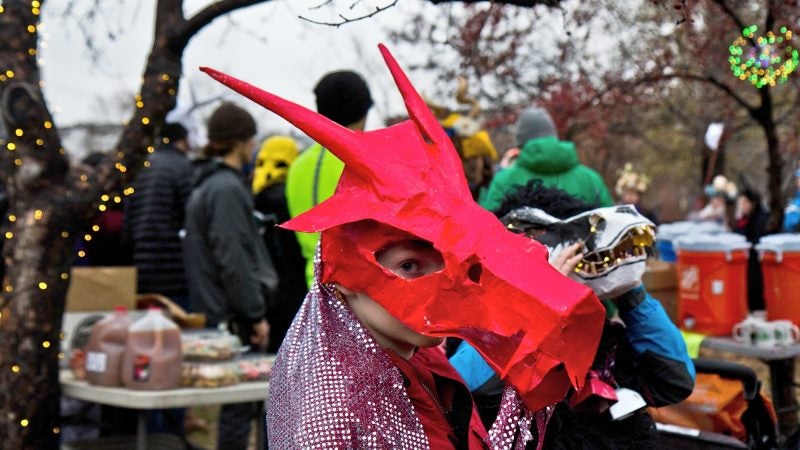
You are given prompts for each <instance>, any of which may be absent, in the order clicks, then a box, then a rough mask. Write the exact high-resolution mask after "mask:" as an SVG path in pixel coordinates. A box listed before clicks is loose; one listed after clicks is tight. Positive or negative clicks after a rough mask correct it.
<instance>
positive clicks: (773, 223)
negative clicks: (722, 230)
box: [755, 87, 785, 233]
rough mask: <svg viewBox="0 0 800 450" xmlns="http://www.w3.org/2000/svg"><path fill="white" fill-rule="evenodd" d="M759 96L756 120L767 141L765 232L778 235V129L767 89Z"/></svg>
mask: <svg viewBox="0 0 800 450" xmlns="http://www.w3.org/2000/svg"><path fill="white" fill-rule="evenodd" d="M759 93H760V94H761V107H760V108H759V109H758V112H757V113H756V115H755V116H756V117H755V118H756V120H757V121H758V123H759V124H760V125H761V127H762V128H763V129H764V136H765V137H766V139H767V156H768V158H769V162H768V165H767V177H768V178H767V179H768V185H767V186H768V191H769V209H770V212H769V220H768V221H767V232H768V233H778V232H780V231H781V228H782V227H783V208H784V203H785V202H784V194H783V189H782V185H783V181H782V179H783V157H782V156H781V152H780V140H779V138H778V129H777V126H776V125H775V118H774V117H773V116H774V113H773V107H772V94H771V93H770V90H769V88H766V87H765V88H763V89H761V90H759Z"/></svg>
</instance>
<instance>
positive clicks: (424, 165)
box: [201, 45, 605, 411]
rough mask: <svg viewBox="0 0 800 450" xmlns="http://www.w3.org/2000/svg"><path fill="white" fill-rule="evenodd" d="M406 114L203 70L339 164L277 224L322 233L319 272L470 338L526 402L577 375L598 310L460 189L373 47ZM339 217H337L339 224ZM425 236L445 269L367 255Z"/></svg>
mask: <svg viewBox="0 0 800 450" xmlns="http://www.w3.org/2000/svg"><path fill="white" fill-rule="evenodd" d="M379 49H380V52H381V54H382V55H383V57H384V60H385V61H386V64H387V66H388V68H389V71H390V72H391V74H392V76H393V78H394V81H395V83H396V84H397V87H398V89H399V91H400V93H401V94H402V96H403V99H404V101H405V105H406V109H407V111H408V114H409V117H410V119H409V120H406V121H404V122H402V123H399V124H397V125H394V126H391V127H389V128H384V129H380V130H375V131H369V132H357V131H352V130H349V129H347V128H344V127H342V126H340V125H338V124H336V123H334V122H332V121H330V120H328V119H327V118H325V117H323V116H321V115H320V114H318V113H316V112H313V111H311V110H309V109H306V108H304V107H302V106H299V105H297V104H295V103H292V102H289V101H287V100H284V99H282V98H280V97H277V96H275V95H273V94H270V93H268V92H265V91H263V90H261V89H259V88H256V87H254V86H252V85H250V84H248V83H246V82H243V81H241V80H238V79H236V78H233V77H230V76H228V75H226V74H223V73H220V72H217V71H215V70H213V69H209V68H201V70H203V71H205V72H206V73H208V74H209V75H211V76H212V77H213V78H215V79H216V80H217V81H220V82H221V83H223V84H225V85H227V86H228V87H230V88H231V89H233V90H235V91H237V92H239V93H240V94H242V95H244V96H246V97H248V98H250V99H251V100H253V101H255V102H256V103H258V104H260V105H261V106H263V107H265V108H267V109H269V110H270V111H272V112H274V113H276V114H278V115H279V116H281V117H283V118H284V119H286V120H288V121H289V122H291V123H292V124H294V125H295V126H296V127H298V128H299V129H301V130H302V131H303V132H305V133H306V134H308V136H310V137H311V138H312V139H314V140H316V141H317V142H319V143H320V144H322V145H323V146H324V147H325V148H327V149H329V150H330V151H331V152H332V153H333V154H335V155H336V156H337V157H339V158H340V159H341V160H342V161H344V163H345V168H344V172H343V173H342V177H341V179H340V180H339V184H338V186H337V188H336V192H335V193H334V195H333V196H332V197H331V198H329V199H328V200H326V201H325V202H323V203H321V204H319V205H318V206H316V207H314V208H313V209H311V210H309V211H307V212H306V213H304V214H302V215H300V216H298V217H296V218H294V219H292V220H290V221H288V222H286V223H285V224H283V227H285V228H289V229H292V230H296V231H306V232H313V231H324V233H323V234H322V241H321V257H322V268H323V273H322V281H323V282H334V281H335V282H337V283H339V284H341V285H343V286H345V287H347V288H349V289H351V290H353V291H357V292H364V293H366V294H367V295H369V296H370V297H371V298H373V299H374V300H375V301H377V302H378V303H379V304H380V305H381V306H383V307H384V308H385V309H386V310H387V311H388V312H389V313H390V314H392V315H393V316H394V317H396V318H397V319H399V320H400V321H402V322H403V323H404V324H405V325H406V326H408V327H409V328H411V329H412V330H414V331H416V332H419V333H422V334H425V335H430V336H456V337H460V338H463V339H465V340H466V341H468V342H469V343H470V344H472V345H473V346H474V347H475V348H476V349H477V350H478V351H479V352H480V353H481V354H482V355H483V356H484V358H485V359H486V361H487V362H488V363H489V365H490V366H492V368H493V369H494V370H496V371H497V373H498V374H499V375H500V376H501V377H502V378H503V379H504V380H506V381H507V382H509V383H511V384H512V385H513V386H514V387H515V388H516V389H517V391H518V392H519V393H520V395H521V397H522V398H523V399H524V400H525V402H526V405H527V407H528V408H529V409H530V410H533V411H536V410H538V409H541V408H542V407H544V406H546V405H550V404H553V403H555V402H557V401H560V400H562V399H563V398H564V395H565V394H566V391H567V389H568V388H569V386H570V384H572V385H574V386H576V387H577V386H578V385H580V384H582V383H583V380H584V379H585V377H586V372H587V370H588V369H589V366H590V365H591V363H592V360H593V358H594V354H595V350H596V347H597V343H598V342H599V338H600V333H601V330H602V326H603V318H604V315H605V311H604V309H603V307H602V305H601V304H600V302H599V301H598V300H597V298H596V297H595V295H594V294H593V293H592V291H591V290H590V289H589V288H587V287H585V286H582V285H580V284H579V283H577V282H574V281H572V280H570V279H568V278H567V277H564V276H562V275H561V274H560V273H558V272H557V271H556V270H555V269H554V268H552V267H551V266H550V265H549V264H548V262H547V250H546V248H545V247H543V246H542V245H541V244H539V243H537V242H535V241H533V240H530V239H526V238H525V237H523V236H518V235H515V234H513V233H510V232H509V231H507V230H506V229H505V227H504V226H503V224H501V223H500V221H499V220H498V219H497V218H496V217H494V215H492V214H491V213H490V212H488V211H486V210H484V209H482V208H481V207H480V206H478V205H477V204H476V203H475V202H474V201H473V200H472V197H471V195H470V191H469V188H468V186H467V182H466V179H465V178H464V174H463V169H462V165H461V161H460V159H459V157H458V154H457V152H456V150H455V149H454V148H453V146H452V144H451V142H450V139H449V138H448V136H447V134H446V133H445V131H444V129H443V128H442V126H441V125H440V124H439V123H438V122H437V120H436V118H435V117H434V116H433V114H432V113H431V112H430V110H429V109H428V107H427V106H426V105H425V102H424V101H423V99H422V97H421V96H420V95H419V94H418V93H417V91H416V90H415V89H414V87H413V86H412V85H411V82H410V81H409V80H408V78H407V77H406V75H405V73H404V72H403V71H402V70H401V69H400V67H399V65H398V64H397V62H396V61H395V60H394V58H393V57H392V55H391V54H390V53H389V51H388V50H387V49H386V48H385V47H384V46H383V45H380V46H379ZM342 225H347V226H342ZM409 238H414V239H422V240H425V241H428V242H430V243H432V244H433V246H434V248H435V249H436V250H438V251H439V252H440V253H441V255H442V258H443V260H444V268H443V269H442V270H440V271H438V272H435V273H432V274H429V275H427V276H424V277H421V278H417V279H413V280H406V279H402V278H400V277H398V276H397V275H395V274H393V273H391V272H390V271H388V270H387V269H385V268H383V267H382V266H381V265H380V264H379V263H378V262H377V260H376V258H375V254H376V253H377V252H379V251H380V250H381V249H383V248H385V247H386V245H387V244H389V243H391V242H396V241H398V240H404V239H409Z"/></svg>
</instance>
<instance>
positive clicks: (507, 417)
mask: <svg viewBox="0 0 800 450" xmlns="http://www.w3.org/2000/svg"><path fill="white" fill-rule="evenodd" d="M316 263H317V264H316V266H317V270H316V272H317V275H319V265H320V263H319V256H317V261H316ZM318 280H319V276H317V281H316V282H315V283H314V286H313V287H312V289H311V291H310V292H309V294H308V295H307V296H306V299H305V301H304V303H303V306H302V307H301V308H300V311H299V312H298V313H297V316H296V317H295V320H294V323H293V324H292V327H291V328H290V330H289V332H288V334H287V335H286V339H285V340H284V342H283V345H282V346H281V349H280V351H279V352H278V357H277V359H276V361H275V366H274V367H273V370H272V377H271V379H270V393H269V400H268V406H267V436H268V437H269V447H270V449H326V448H328V449H427V448H429V445H428V439H427V437H426V435H425V432H424V431H423V428H422V425H421V424H420V422H419V420H418V419H417V416H416V414H415V412H414V407H413V405H412V404H411V401H410V400H409V398H408V395H407V394H406V391H405V388H404V386H403V378H402V376H401V375H400V371H399V370H398V369H397V368H396V367H395V366H394V364H393V363H392V362H391V360H390V359H389V357H388V355H386V353H385V352H384V351H383V349H381V348H380V347H379V346H378V344H376V342H375V340H374V339H373V338H372V335H371V334H370V333H369V331H368V330H366V329H365V328H364V327H363V326H362V325H361V323H360V322H359V321H358V319H357V318H356V316H355V315H354V314H353V313H352V312H351V311H350V309H349V308H348V307H347V306H346V305H345V304H344V303H342V301H341V300H339V299H338V298H337V296H336V295H335V291H334V287H333V286H332V285H324V284H321V283H319V281H318ZM532 417H533V415H532V414H531V413H529V412H527V411H526V410H525V408H524V404H523V402H522V401H521V400H520V398H519V396H518V395H516V393H515V392H514V390H513V389H511V388H507V389H506V392H505V394H504V396H503V402H502V406H501V410H500V414H499V416H498V418H497V421H496V422H495V423H494V425H493V426H492V428H491V430H490V432H489V438H488V442H487V443H486V445H487V448H492V449H508V450H511V449H512V447H513V448H516V449H522V448H525V441H526V440H528V439H530V432H529V431H528V429H529V426H530V424H531V419H532ZM520 430H522V432H521V433H520ZM515 436H519V437H518V438H517V439H515Z"/></svg>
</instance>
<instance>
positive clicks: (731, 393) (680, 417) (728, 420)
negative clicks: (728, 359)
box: [650, 373, 776, 441]
mask: <svg viewBox="0 0 800 450" xmlns="http://www.w3.org/2000/svg"><path fill="white" fill-rule="evenodd" d="M758 395H759V396H760V397H761V399H762V401H763V402H764V403H765V406H766V407H767V411H769V414H770V415H771V416H772V420H773V422H774V421H775V420H776V417H775V412H774V409H773V408H772V403H771V402H770V401H769V400H768V399H767V398H766V397H764V396H763V395H761V394H760V393H759V394H758ZM747 408H748V403H747V400H746V399H745V397H744V389H743V387H742V383H741V381H738V380H731V379H726V378H722V377H720V376H719V375H715V374H709V373H698V374H697V379H696V380H695V385H694V391H693V392H692V395H690V396H689V397H688V398H687V399H686V400H684V401H683V402H681V403H678V404H677V405H670V406H665V407H662V408H650V414H651V416H652V417H653V419H654V420H655V421H656V422H660V423H667V424H672V425H679V426H683V427H687V428H694V429H698V430H703V431H710V432H715V433H722V434H726V435H730V436H734V437H736V438H738V439H741V440H742V441H745V440H746V439H747V433H746V430H745V425H744V424H743V423H742V414H743V413H744V412H745V411H746V410H747Z"/></svg>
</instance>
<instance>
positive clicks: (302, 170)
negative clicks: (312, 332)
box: [277, 144, 344, 287]
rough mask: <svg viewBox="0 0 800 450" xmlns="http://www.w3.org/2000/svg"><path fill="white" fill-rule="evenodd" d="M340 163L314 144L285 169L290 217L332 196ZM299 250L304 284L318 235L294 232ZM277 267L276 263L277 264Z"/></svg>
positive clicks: (311, 275)
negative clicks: (304, 277)
mask: <svg viewBox="0 0 800 450" xmlns="http://www.w3.org/2000/svg"><path fill="white" fill-rule="evenodd" d="M342 170H344V163H343V162H342V161H341V160H339V158H337V157H336V156H334V155H333V153H331V152H329V151H328V150H326V149H324V148H322V146H321V145H320V144H314V145H312V146H311V147H309V148H308V149H306V151H304V152H303V153H301V154H300V156H298V157H297V159H296V160H295V161H294V162H293V163H292V165H291V166H289V173H288V175H287V176H286V202H287V205H288V207H289V215H290V216H291V217H295V216H298V215H300V214H302V213H304V212H306V211H308V210H309V209H311V208H313V207H314V206H316V205H318V204H320V203H322V202H323V201H325V200H326V199H327V198H328V197H330V196H331V195H333V191H335V190H336V185H337V184H338V183H339V177H340V176H342ZM295 235H296V236H297V242H298V243H299V244H300V250H302V252H303V257H304V258H305V259H306V282H307V283H308V286H309V287H310V286H311V283H312V282H313V281H314V252H315V251H316V248H317V241H319V233H300V232H298V233H295ZM277 264H280V261H277Z"/></svg>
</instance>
